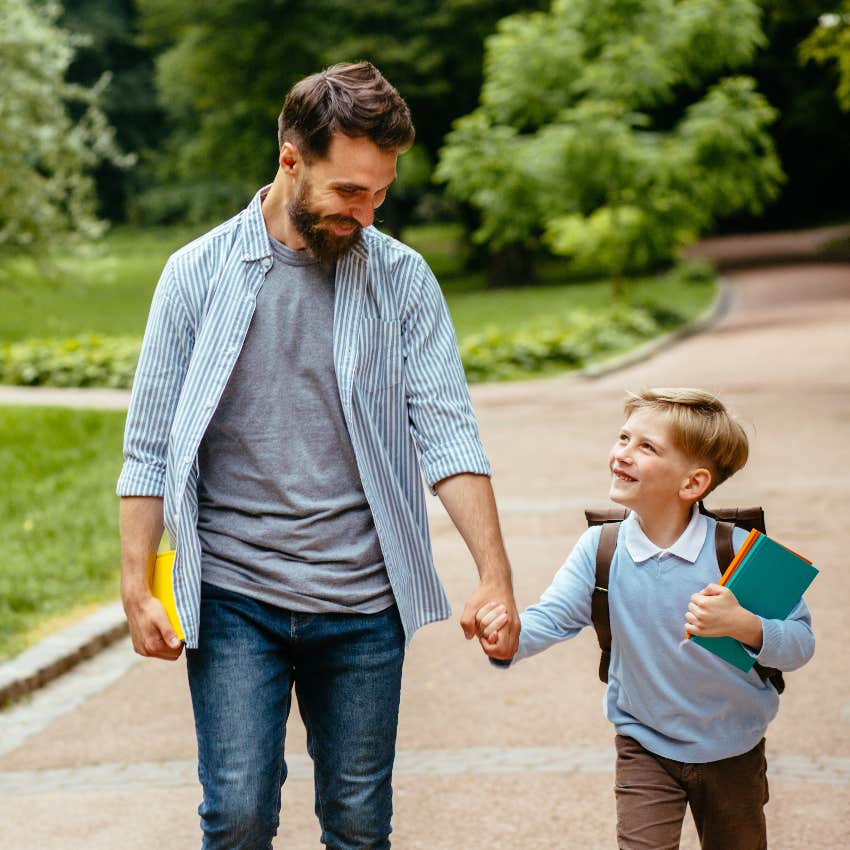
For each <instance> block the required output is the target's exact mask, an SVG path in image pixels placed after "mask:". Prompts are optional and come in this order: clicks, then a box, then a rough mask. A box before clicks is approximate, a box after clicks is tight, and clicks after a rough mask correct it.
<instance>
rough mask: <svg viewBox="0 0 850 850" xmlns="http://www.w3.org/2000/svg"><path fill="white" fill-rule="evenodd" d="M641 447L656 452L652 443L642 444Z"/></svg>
mask: <svg viewBox="0 0 850 850" xmlns="http://www.w3.org/2000/svg"><path fill="white" fill-rule="evenodd" d="M640 445H641V448H642V449H646V450H647V451H649V452H654V451H655V446H653V445H652V443H641V444H640Z"/></svg>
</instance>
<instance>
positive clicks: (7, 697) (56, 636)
mask: <svg viewBox="0 0 850 850" xmlns="http://www.w3.org/2000/svg"><path fill="white" fill-rule="evenodd" d="M127 633H128V627H127V620H126V618H125V616H124V608H123V606H122V605H121V603H120V602H112V603H109V604H108V605H104V606H103V607H102V608H100V609H99V610H98V611H95V613H94V614H91V615H90V616H88V617H86V618H85V619H84V620H81V621H80V622H79V623H75V624H74V625H73V626H68V627H67V628H65V629H61V630H59V631H58V632H54V633H53V634H52V635H50V636H48V637H46V638H44V639H43V640H41V641H39V643H37V644H36V645H35V646H32V647H30V648H29V649H27V650H25V651H24V652H22V653H21V654H20V655H17V656H15V657H14V658H13V659H12V660H11V661H7V662H6V663H5V664H2V665H0V707H3V706H4V705H6V704H8V703H11V702H15V701H17V700H20V699H21V698H23V697H25V696H27V695H28V694H30V693H32V692H33V691H34V690H36V689H38V688H40V687H43V686H44V685H46V684H47V683H48V682H51V681H53V680H54V679H56V678H58V677H59V676H61V675H62V674H63V673H66V672H67V671H68V670H70V669H71V668H72V667H75V666H76V665H77V664H79V663H80V662H81V661H85V660H86V659H87V658H91V657H92V656H93V655H96V654H97V653H98V652H100V651H101V650H102V649H105V648H106V647H107V646H109V645H110V644H112V643H114V642H115V641H117V640H120V639H121V638H122V637H124V636H125V635H126V634H127Z"/></svg>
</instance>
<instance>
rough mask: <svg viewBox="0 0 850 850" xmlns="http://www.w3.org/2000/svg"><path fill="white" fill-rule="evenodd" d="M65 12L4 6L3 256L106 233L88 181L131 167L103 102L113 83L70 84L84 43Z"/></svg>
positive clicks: (7, 0)
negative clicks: (107, 167)
mask: <svg viewBox="0 0 850 850" xmlns="http://www.w3.org/2000/svg"><path fill="white" fill-rule="evenodd" d="M58 16H59V7H58V6H56V5H54V4H48V5H44V4H42V3H36V2H31V0H0V79H2V80H3V85H2V94H0V124H2V127H3V131H2V133H0V254H2V253H7V254H8V253H10V252H15V253H17V254H21V253H30V254H33V255H38V256H43V255H44V254H45V253H46V252H47V251H48V250H50V249H51V248H53V247H55V246H56V245H57V244H59V243H60V242H61V240H62V239H63V237H65V238H69V237H74V236H76V237H92V236H95V235H96V234H98V233H99V232H100V230H101V225H100V223H99V222H98V221H97V219H96V216H95V213H94V201H95V196H94V187H93V183H92V180H91V177H90V176H89V173H90V171H91V169H92V168H94V167H95V166H96V165H97V164H98V163H99V162H101V161H102V160H110V161H112V162H115V163H122V162H126V160H123V159H122V157H121V156H120V155H119V153H118V150H117V148H116V145H115V142H114V134H113V131H112V128H111V127H110V126H109V124H108V122H107V121H106V118H105V117H104V114H103V112H102V111H101V109H100V108H99V106H98V101H99V99H100V97H101V95H102V93H103V91H104V88H105V87H106V85H107V84H108V82H109V78H108V76H103V77H101V78H100V80H99V81H98V82H97V84H96V85H94V86H92V87H90V88H86V87H83V86H79V85H73V84H70V83H67V82H66V81H65V74H66V71H67V70H68V66H69V65H70V63H71V61H72V59H73V56H74V49H75V46H76V44H77V42H76V41H75V39H74V38H72V37H71V36H70V35H69V34H68V33H67V32H66V31H65V30H63V29H60V28H59V27H58V26H57V25H56V20H57V18H58Z"/></svg>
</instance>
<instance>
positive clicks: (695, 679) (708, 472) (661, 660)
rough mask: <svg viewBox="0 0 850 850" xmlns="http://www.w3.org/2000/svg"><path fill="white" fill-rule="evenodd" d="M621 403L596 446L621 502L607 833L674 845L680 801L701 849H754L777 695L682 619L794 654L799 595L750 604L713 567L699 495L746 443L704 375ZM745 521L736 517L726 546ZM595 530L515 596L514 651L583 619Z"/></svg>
mask: <svg viewBox="0 0 850 850" xmlns="http://www.w3.org/2000/svg"><path fill="white" fill-rule="evenodd" d="M625 412H626V417H627V419H626V422H625V424H624V425H623V427H622V428H621V429H620V432H619V434H618V436H617V439H616V441H615V443H614V445H613V447H612V449H611V452H610V454H609V457H608V466H609V469H610V472H611V486H610V491H609V496H610V498H611V499H612V500H613V501H615V502H617V503H619V504H621V505H624V506H626V507H628V508H630V509H631V513H630V515H629V517H628V518H627V519H626V520H625V521H624V522H622V524H621V525H620V529H619V533H618V538H617V546H616V549H615V551H614V556H613V559H612V561H611V570H610V578H609V585H608V589H609V610H610V621H611V633H612V638H613V639H612V646H611V661H610V667H609V671H608V688H607V691H606V694H605V701H604V710H605V714H606V716H607V717H608V719H609V720H610V721H611V722H612V723H613V724H614V727H615V729H616V733H617V735H616V750H617V766H616V787H615V794H616V803H617V835H618V841H619V847H620V848H624V849H625V850H643V849H644V848H645V850H666V848H677V847H678V846H679V839H680V835H681V829H682V821H683V818H684V814H685V809H686V807H687V806H688V805H690V808H691V811H692V814H693V817H694V821H695V824H696V827H697V831H698V833H699V836H700V842H701V847H702V848H703V850H761V849H762V848H766V847H767V839H766V829H765V819H764V810H763V807H764V804H765V803H766V802H767V799H768V787H767V777H766V762H765V755H764V734H765V731H766V729H767V726H768V724H769V723H770V721H771V720H772V719H773V717H774V716H775V714H776V711H777V709H778V706H779V696H778V694H777V692H776V690H775V689H774V688H773V686H772V685H771V684H770V683H769V682H766V681H763V680H762V679H761V677H760V676H759V675H758V673H757V672H756V671H754V670H751V671H750V672H748V673H745V672H742V671H741V670H738V669H737V668H736V667H733V666H732V665H730V664H727V663H726V662H725V661H723V660H722V659H720V658H718V657H717V656H715V655H713V654H712V653H709V652H706V651H705V650H704V649H702V648H701V647H699V646H698V645H696V644H695V643H694V642H693V641H690V640H687V639H686V638H685V632H688V633H690V634H694V635H703V636H715V637H716V636H721V635H728V636H730V637H733V638H736V639H737V640H739V641H741V642H742V643H743V644H745V646H747V647H748V649H749V651H750V652H751V653H752V655H753V656H754V657H755V658H756V659H757V661H758V662H759V663H760V664H761V665H763V666H765V667H772V668H776V669H778V670H794V669H796V668H797V667H800V666H802V665H803V664H805V663H806V662H807V661H808V660H809V658H811V656H812V653H813V652H814V644H815V641H814V635H813V633H812V630H811V618H810V616H809V612H808V609H807V608H806V605H805V603H804V602H802V601H801V602H800V603H799V604H798V605H797V607H796V608H795V609H794V610H793V611H792V612H791V614H790V615H789V617H788V618H787V619H786V620H766V619H763V618H760V617H758V616H756V615H755V614H752V613H751V612H749V611H747V610H745V609H744V608H742V607H741V606H740V605H739V604H738V603H737V600H736V599H735V597H734V595H733V594H732V592H731V591H730V590H728V589H727V588H725V587H721V586H720V585H718V584H717V583H716V582H717V579H718V576H719V566H718V563H717V555H716V552H715V547H714V540H715V525H716V521H715V520H714V519H713V518H711V517H707V516H705V515H704V514H702V513H700V512H699V510H698V502H699V500H701V499H702V498H703V497H704V496H706V495H707V494H708V493H709V492H711V491H712V490H713V489H714V488H715V487H717V486H718V485H719V484H720V483H722V482H723V481H725V480H726V479H727V478H729V476H731V475H733V474H734V473H735V472H736V471H738V470H739V469H741V467H743V466H744V464H745V463H746V460H747V455H748V444H747V437H746V434H745V433H744V430H743V429H742V428H741V426H740V424H738V422H736V421H735V419H734V418H733V417H732V416H731V415H730V414H729V413H728V411H727V410H726V408H725V407H724V406H723V404H722V403H721V402H720V401H719V400H718V399H717V398H716V397H715V396H713V395H711V394H709V393H706V392H704V391H702V390H695V389H652V390H645V391H643V392H640V393H638V394H632V395H630V396H629V397H628V398H627V399H626V404H625ZM745 537H746V533H745V532H744V531H742V530H740V529H735V532H734V535H733V545H734V548H735V549H736V550H737V549H738V548H739V547H740V546H741V545H742V543H743V541H744V538H745ZM599 539H600V526H594V527H591V528H589V529H588V530H587V531H586V532H585V533H584V534H583V535H582V537H581V538H580V539H579V541H578V543H577V544H576V546H575V547H574V549H573V551H572V552H571V553H570V555H569V557H568V558H567V560H566V562H565V563H564V565H563V566H562V567H561V568H560V570H558V572H557V573H556V575H555V577H554V579H553V581H552V584H551V585H550V586H549V588H548V589H547V590H546V591H545V592H544V593H543V595H542V597H541V598H540V601H539V602H538V603H537V604H536V605H533V606H531V607H530V608H528V609H527V610H526V611H525V612H523V614H522V615H521V632H520V640H519V648H518V651H517V653H516V655H515V656H514V657H513V659H512V661H511V663H512V664H513V663H516V662H517V661H519V660H520V659H522V658H526V657H528V656H531V655H535V654H536V653H538V652H542V651H543V650H544V649H546V648H548V647H549V646H552V645H553V644H555V643H558V642H560V641H564V640H568V639H569V638H572V637H575V635H577V634H578V633H579V631H581V629H582V628H584V627H585V626H588V625H590V624H591V596H592V595H593V590H594V585H595V576H596V552H597V548H598V546H599ZM723 566H725V564H724V565H723ZM504 618H505V615H504V613H503V612H502V609H501V606H499V605H495V604H488V605H485V606H483V607H482V608H481V609H479V611H478V615H477V618H476V620H477V624H478V632H479V635H480V636H481V638H482V640H483V641H488V640H490V641H493V640H497V639H498V636H497V632H498V630H499V628H500V627H501V625H502V623H503V622H504ZM494 663H499V662H494Z"/></svg>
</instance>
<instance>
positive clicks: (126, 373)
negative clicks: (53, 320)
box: [0, 336, 140, 388]
mask: <svg viewBox="0 0 850 850" xmlns="http://www.w3.org/2000/svg"><path fill="white" fill-rule="evenodd" d="M139 348H140V340H138V339H135V338H133V337H102V336H80V337H74V338H72V339H28V340H23V341H22V342H13V343H7V344H5V345H0V383H4V384H18V385H24V386H40V385H49V386H53V387H116V388H127V387H129V386H130V385H131V383H132V382H133V373H134V372H135V369H136V361H137V360H138V359H139Z"/></svg>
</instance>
